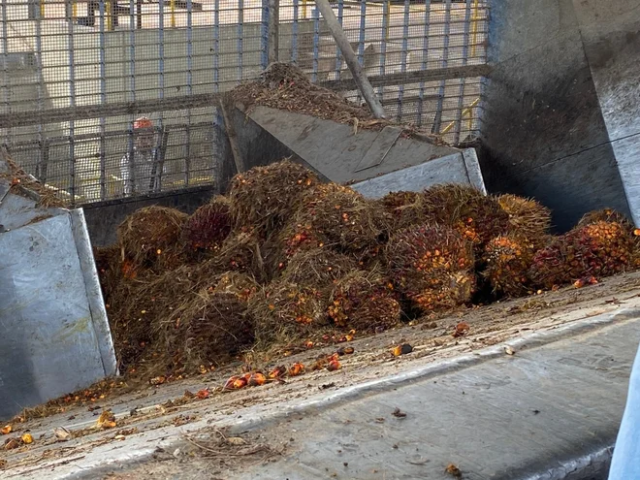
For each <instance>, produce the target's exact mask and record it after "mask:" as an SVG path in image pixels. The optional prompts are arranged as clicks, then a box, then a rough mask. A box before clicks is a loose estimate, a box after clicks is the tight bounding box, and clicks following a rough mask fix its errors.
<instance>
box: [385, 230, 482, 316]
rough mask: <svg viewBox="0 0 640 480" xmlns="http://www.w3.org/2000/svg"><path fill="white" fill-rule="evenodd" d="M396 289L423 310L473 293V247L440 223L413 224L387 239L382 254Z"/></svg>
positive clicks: (456, 302) (447, 305) (450, 304)
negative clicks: (384, 252)
mask: <svg viewBox="0 0 640 480" xmlns="http://www.w3.org/2000/svg"><path fill="white" fill-rule="evenodd" d="M385 256H386V258H387V262H388V270H389V273H390V277H391V278H392V280H393V282H394V284H395V285H396V287H397V289H398V291H399V292H400V293H402V294H403V295H405V296H406V297H407V298H408V299H409V300H411V301H412V302H413V303H414V305H415V306H416V307H417V308H419V309H421V310H423V311H430V310H434V309H442V308H451V307H453V306H456V305H459V304H462V303H465V302H467V301H468V300H469V299H470V296H471V293H472V292H473V283H474V279H475V278H474V275H473V273H472V269H473V265H474V255H473V246H472V243H471V242H470V241H469V240H466V239H465V238H463V237H462V235H461V234H460V233H459V232H457V231H455V230H453V229H452V228H450V227H447V226H444V225H437V224H436V225H432V226H428V225H416V226H413V227H409V228H406V229H404V230H400V231H399V232H398V233H396V234H395V235H392V237H391V238H390V240H389V243H388V245H387V248H386V254H385Z"/></svg>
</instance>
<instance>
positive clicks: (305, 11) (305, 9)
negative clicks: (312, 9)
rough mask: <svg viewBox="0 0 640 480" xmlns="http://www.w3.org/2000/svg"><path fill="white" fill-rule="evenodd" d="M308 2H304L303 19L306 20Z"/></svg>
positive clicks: (305, 0) (304, 0) (303, 0)
mask: <svg viewBox="0 0 640 480" xmlns="http://www.w3.org/2000/svg"><path fill="white" fill-rule="evenodd" d="M307 1H308V0H302V18H304V19H305V20H306V19H307Z"/></svg>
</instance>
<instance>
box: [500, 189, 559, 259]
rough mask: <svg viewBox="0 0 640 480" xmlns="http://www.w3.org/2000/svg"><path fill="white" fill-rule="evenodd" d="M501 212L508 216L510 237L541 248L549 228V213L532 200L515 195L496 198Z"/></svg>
mask: <svg viewBox="0 0 640 480" xmlns="http://www.w3.org/2000/svg"><path fill="white" fill-rule="evenodd" d="M497 200H498V203H499V204H500V207H502V210H504V211H505V212H506V213H507V215H509V228H508V233H509V234H510V235H518V236H520V237H522V238H523V239H524V240H527V241H528V242H533V243H535V244H536V246H537V247H538V248H541V247H542V246H543V245H544V243H545V240H546V238H547V236H548V235H549V228H550V227H551V211H550V210H549V209H548V208H547V207H544V206H542V205H541V204H540V203H538V202H537V201H535V200H533V199H529V198H523V197H518V196H516V195H500V196H499V197H497Z"/></svg>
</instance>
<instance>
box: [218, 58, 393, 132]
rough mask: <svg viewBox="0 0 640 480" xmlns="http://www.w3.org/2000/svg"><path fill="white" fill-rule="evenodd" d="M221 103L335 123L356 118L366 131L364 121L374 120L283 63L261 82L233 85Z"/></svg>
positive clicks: (362, 109)
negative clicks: (292, 113) (256, 107)
mask: <svg viewBox="0 0 640 480" xmlns="http://www.w3.org/2000/svg"><path fill="white" fill-rule="evenodd" d="M225 102H226V103H227V104H234V103H241V104H242V105H244V106H245V107H246V108H251V107H252V106H253V105H261V106H264V107H270V108H277V109H279V110H285V111H288V112H298V113H306V114H308V115H313V116H315V117H318V118H323V119H325V120H333V121H336V122H339V123H349V122H350V121H352V119H353V118H357V119H358V120H359V121H361V122H362V123H363V125H362V126H361V127H362V128H367V125H366V123H365V122H364V121H366V120H374V118H373V116H372V114H371V112H370V111H369V110H368V109H367V108H366V107H360V106H358V105H355V104H353V103H351V102H349V101H348V100H346V99H345V98H344V97H343V96H341V95H340V94H339V93H337V92H334V91H333V90H329V89H327V88H323V87H320V86H318V85H315V84H313V83H311V82H310V81H309V79H308V78H307V76H306V75H305V74H304V72H302V70H300V69H299V68H298V67H296V66H294V65H290V64H285V63H275V64H272V65H270V66H269V68H268V69H267V70H265V72H264V73H263V81H262V82H251V83H244V84H242V85H239V86H237V87H236V88H234V89H233V90H232V91H231V92H230V93H229V94H228V95H227V98H226V99H225ZM389 123H390V122H388V121H385V120H380V121H374V122H373V124H372V125H370V126H369V128H378V129H381V128H383V127H384V125H386V124H389Z"/></svg>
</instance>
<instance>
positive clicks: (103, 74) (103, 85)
mask: <svg viewBox="0 0 640 480" xmlns="http://www.w3.org/2000/svg"><path fill="white" fill-rule="evenodd" d="M98 8H99V13H100V38H99V42H100V52H99V55H100V57H99V62H100V103H101V104H102V105H103V106H104V105H106V103H107V65H106V45H105V41H106V40H105V34H104V28H105V21H104V20H105V18H104V17H105V10H104V2H99V4H98ZM106 132H107V125H106V119H105V117H104V116H101V117H100V199H101V200H106V198H107V152H106V144H105V143H106V141H107V140H106V138H105V134H106Z"/></svg>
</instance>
